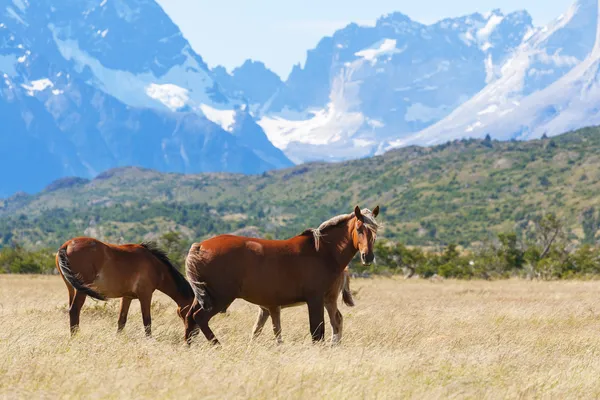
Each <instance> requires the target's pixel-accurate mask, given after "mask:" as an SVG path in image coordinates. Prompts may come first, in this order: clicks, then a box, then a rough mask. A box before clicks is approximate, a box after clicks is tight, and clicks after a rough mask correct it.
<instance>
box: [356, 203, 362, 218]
mask: <svg viewBox="0 0 600 400" xmlns="http://www.w3.org/2000/svg"><path fill="white" fill-rule="evenodd" d="M354 216H355V217H356V219H359V220H362V219H363V216H362V213H361V212H360V207H359V206H356V207H354Z"/></svg>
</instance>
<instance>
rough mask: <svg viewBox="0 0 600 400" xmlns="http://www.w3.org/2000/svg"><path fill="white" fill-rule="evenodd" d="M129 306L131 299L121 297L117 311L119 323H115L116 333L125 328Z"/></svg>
mask: <svg viewBox="0 0 600 400" xmlns="http://www.w3.org/2000/svg"><path fill="white" fill-rule="evenodd" d="M130 305H131V298H129V297H121V310H120V311H119V322H117V333H119V332H121V331H122V330H123V328H125V324H126V323H127V314H128V313H129V306H130Z"/></svg>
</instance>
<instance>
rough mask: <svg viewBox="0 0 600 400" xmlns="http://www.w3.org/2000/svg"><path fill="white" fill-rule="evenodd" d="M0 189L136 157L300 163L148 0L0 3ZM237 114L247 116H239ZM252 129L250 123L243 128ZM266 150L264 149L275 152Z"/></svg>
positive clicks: (200, 165)
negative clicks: (270, 137) (275, 143)
mask: <svg viewBox="0 0 600 400" xmlns="http://www.w3.org/2000/svg"><path fill="white" fill-rule="evenodd" d="M0 10H1V11H0V15H2V18H1V19H0V21H2V23H0V43H1V45H0V75H1V80H0V117H2V131H1V132H0V169H1V170H2V171H3V172H2V175H1V179H0V181H1V182H2V184H1V185H0V195H9V194H12V193H14V192H15V191H18V190H25V191H37V190H39V189H41V188H42V187H43V186H45V185H46V184H48V182H50V181H51V180H54V179H56V178H60V177H63V176H68V175H74V176H80V177H90V178H91V177H93V176H95V175H97V174H98V173H100V172H101V171H104V170H106V169H109V168H113V167H117V166H127V165H138V166H143V167H149V168H154V169H158V170H161V171H173V172H201V171H228V172H243V173H261V172H264V171H266V170H269V169H273V168H281V167H286V166H290V165H292V163H291V162H290V160H289V159H288V158H287V157H286V156H285V155H284V154H283V153H282V152H281V151H279V150H278V149H276V148H275V147H274V146H273V145H272V144H271V143H270V142H269V141H268V140H260V141H258V142H256V143H255V142H254V141H253V140H252V139H251V138H254V137H257V136H258V137H261V135H262V136H264V132H262V131H261V129H260V127H258V125H256V124H252V123H250V122H248V123H244V124H236V126H235V128H234V127H233V125H234V124H235V123H236V121H237V120H244V121H245V120H246V118H247V117H248V116H247V112H246V111H244V103H245V102H244V100H242V99H240V98H238V97H235V96H233V95H231V96H230V95H227V94H225V91H224V90H223V89H222V88H221V87H220V86H219V84H218V83H217V82H216V80H215V78H214V75H213V72H212V71H210V70H209V68H208V67H207V65H206V64H205V63H204V61H203V60H202V58H201V57H200V56H199V55H198V54H197V53H195V52H194V50H192V48H191V47H190V45H189V43H188V42H187V40H185V38H184V37H183V36H182V34H181V32H180V31H179V29H178V27H177V26H176V25H175V24H174V23H173V22H172V21H171V20H170V19H169V17H168V16H167V15H166V14H165V13H164V11H163V10H162V8H161V7H160V6H159V5H158V4H157V3H156V2H155V1H151V0H132V1H124V0H97V1H92V0H77V1H75V0H59V1H50V0H39V1H35V2H33V1H27V0H14V1H9V0H0ZM238 113H241V114H240V115H238ZM246 128H248V130H246ZM261 154H264V155H266V157H267V158H266V159H265V158H262V156H261Z"/></svg>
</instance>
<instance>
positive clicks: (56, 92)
mask: <svg viewBox="0 0 600 400" xmlns="http://www.w3.org/2000/svg"><path fill="white" fill-rule="evenodd" d="M63 93H64V91H63V90H60V89H52V94H53V95H55V96H58V95H59V94H63Z"/></svg>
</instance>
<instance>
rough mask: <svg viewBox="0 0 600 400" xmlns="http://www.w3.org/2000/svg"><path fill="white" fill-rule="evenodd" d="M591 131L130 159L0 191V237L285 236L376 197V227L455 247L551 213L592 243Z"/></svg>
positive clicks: (596, 158)
mask: <svg viewBox="0 0 600 400" xmlns="http://www.w3.org/2000/svg"><path fill="white" fill-rule="evenodd" d="M599 193H600V129H599V128H586V129H582V130H579V131H576V132H571V133H567V134H565V135H562V136H558V137H554V138H551V139H541V140H534V141H530V142H496V141H491V140H464V141H456V142H453V143H448V144H444V145H440V146H436V147H432V148H420V147H411V148H403V149H399V150H394V151H390V152H388V153H386V154H384V155H382V156H377V157H373V158H368V159H361V160H355V161H349V162H343V163H338V164H325V163H315V164H305V165H300V166H297V167H294V168H290V169H285V170H280V171H274V172H268V173H265V174H263V175H254V176H248V175H236V174H224V173H219V174H198V175H182V174H164V173H159V172H155V171H151V170H145V169H140V168H123V169H116V170H110V171H107V172H105V173H103V174H101V175H100V176H98V177H97V178H95V179H94V180H91V181H88V180H85V179H80V178H67V179H62V180H60V181H56V182H54V183H52V184H51V185H49V186H48V187H47V188H46V189H45V190H44V191H42V192H40V193H38V194H35V195H26V194H17V195H15V196H13V197H11V198H8V199H4V200H0V243H1V244H2V245H7V244H11V243H20V244H22V245H24V246H27V247H42V246H57V245H59V244H60V243H62V242H64V241H65V240H66V239H68V238H69V237H72V236H75V235H90V236H95V237H99V238H102V239H106V240H111V241H139V240H142V239H148V238H153V237H156V236H159V235H161V234H163V233H165V232H168V231H179V232H180V233H181V234H182V235H183V236H184V237H185V238H187V239H190V240H192V239H200V238H203V237H206V236H209V235H213V234H217V233H225V232H232V231H237V232H238V233H242V234H247V235H260V236H267V235H268V236H271V237H276V238H284V237H289V236H292V235H294V234H297V233H299V232H301V231H302V230H303V229H305V228H307V227H316V226H317V225H318V224H319V223H320V222H322V221H323V220H325V219H327V218H329V217H331V216H333V215H337V214H340V213H347V212H350V211H351V210H352V208H353V207H354V206H355V205H356V204H359V205H360V206H361V207H368V208H373V207H375V205H377V204H379V205H380V206H381V209H382V213H381V217H380V219H381V220H382V221H383V223H384V227H385V228H384V230H383V232H382V233H381V236H383V237H385V238H387V239H393V240H400V241H403V242H404V243H406V244H410V245H440V244H447V243H450V242H455V243H459V244H462V245H465V246H469V245H472V244H473V243H475V242H478V241H483V240H485V239H487V238H488V237H490V236H491V235H493V234H496V233H498V232H507V231H515V230H516V231H518V230H520V229H523V228H524V227H526V226H527V225H528V224H529V223H531V221H532V220H533V219H535V218H536V216H539V215H541V214H542V213H545V212H554V213H556V214H557V215H558V216H559V217H560V218H562V219H563V220H564V221H565V223H566V226H567V227H568V228H570V229H571V232H572V234H573V238H574V239H577V238H578V239H579V240H581V241H587V242H590V241H593V238H594V236H595V234H596V231H597V230H598V225H599V219H600V218H598V216H597V213H596V211H595V209H594V207H595V208H599V207H600V198H599V196H598V194H599Z"/></svg>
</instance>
